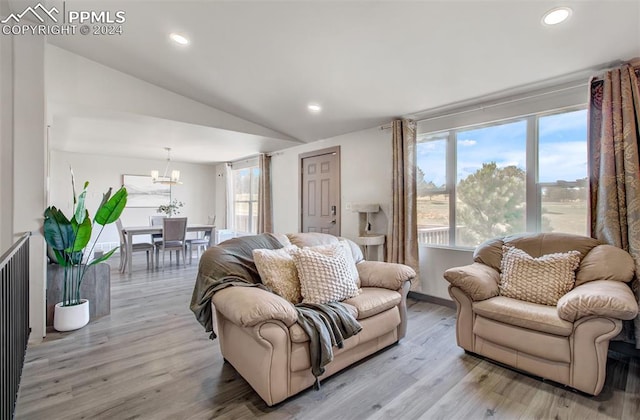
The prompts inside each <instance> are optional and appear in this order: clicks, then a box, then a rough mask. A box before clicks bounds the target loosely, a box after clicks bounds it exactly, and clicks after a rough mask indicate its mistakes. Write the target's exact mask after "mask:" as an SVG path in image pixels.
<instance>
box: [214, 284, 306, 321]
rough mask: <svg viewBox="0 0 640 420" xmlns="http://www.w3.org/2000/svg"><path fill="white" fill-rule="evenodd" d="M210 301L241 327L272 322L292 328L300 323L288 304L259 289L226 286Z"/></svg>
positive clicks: (274, 295)
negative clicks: (280, 322)
mask: <svg viewBox="0 0 640 420" xmlns="http://www.w3.org/2000/svg"><path fill="white" fill-rule="evenodd" d="M211 301H212V302H213V304H214V305H215V307H216V310H217V311H218V312H220V313H221V314H222V315H223V316H224V317H225V318H227V319H228V320H229V321H231V322H233V323H234V324H236V325H239V326H241V327H253V326H256V325H258V324H260V323H261V322H265V321H272V320H277V321H282V322H283V323H284V324H285V325H286V326H287V327H290V326H292V325H293V324H295V322H296V321H297V320H298V313H297V312H296V310H295V308H294V306H293V305H292V304H291V303H290V302H289V301H287V300H285V299H283V298H281V297H280V296H278V295H276V294H275V293H271V292H268V291H266V290H264V289H261V288H259V287H227V288H224V289H222V290H219V291H218V292H216V294H215V295H213V298H212V299H211Z"/></svg>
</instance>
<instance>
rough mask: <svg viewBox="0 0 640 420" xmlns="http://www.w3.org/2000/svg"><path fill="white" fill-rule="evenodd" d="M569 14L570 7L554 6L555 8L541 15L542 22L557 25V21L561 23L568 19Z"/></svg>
mask: <svg viewBox="0 0 640 420" xmlns="http://www.w3.org/2000/svg"><path fill="white" fill-rule="evenodd" d="M570 16H571V9H569V8H568V7H556V8H555V9H551V10H549V11H548V12H547V13H545V14H544V16H542V23H544V24H545V25H557V24H558V23H562V22H564V21H565V20H567V19H569V17H570Z"/></svg>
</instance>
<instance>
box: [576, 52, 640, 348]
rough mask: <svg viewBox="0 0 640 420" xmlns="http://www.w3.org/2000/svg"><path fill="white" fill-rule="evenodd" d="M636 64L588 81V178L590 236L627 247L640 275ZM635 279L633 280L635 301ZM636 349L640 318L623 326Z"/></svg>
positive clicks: (638, 291)
mask: <svg viewBox="0 0 640 420" xmlns="http://www.w3.org/2000/svg"><path fill="white" fill-rule="evenodd" d="M639 75H640V67H635V68H634V66H632V65H625V66H622V67H620V68H617V69H614V70H611V71H608V72H607V73H606V74H604V75H603V76H602V77H598V78H594V79H592V81H591V95H590V97H589V182H590V194H591V236H592V237H594V238H596V239H600V240H602V241H605V242H607V243H609V244H611V245H615V246H617V247H620V248H622V249H624V250H626V251H628V252H629V253H630V254H631V255H632V256H633V258H634V259H635V261H636V275H637V274H638V273H640V155H639V154H638V143H639V142H640V132H639V128H640V84H639V83H638V79H639ZM638 286H639V285H638V279H637V278H636V279H635V280H634V282H633V289H634V292H635V294H636V298H638V300H639V301H640V288H639V287H638ZM634 331H635V337H636V340H635V342H636V348H640V316H639V317H638V318H636V319H635V320H634V323H633V325H631V324H629V323H628V324H626V325H625V328H624V330H623V333H624V335H625V337H621V338H623V339H624V340H625V341H633V336H634Z"/></svg>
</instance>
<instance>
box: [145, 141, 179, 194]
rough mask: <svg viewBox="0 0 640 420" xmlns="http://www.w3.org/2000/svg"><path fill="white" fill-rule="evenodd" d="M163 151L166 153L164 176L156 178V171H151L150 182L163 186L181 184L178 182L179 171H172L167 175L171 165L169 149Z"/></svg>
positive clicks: (157, 173)
mask: <svg viewBox="0 0 640 420" xmlns="http://www.w3.org/2000/svg"><path fill="white" fill-rule="evenodd" d="M164 150H166V151H167V166H165V167H164V174H163V175H162V176H158V175H159V172H158V171H151V180H152V181H153V183H154V184H165V185H178V184H182V182H180V171H178V170H175V169H174V170H173V171H171V172H170V173H169V164H170V163H171V148H170V147H165V148H164ZM167 174H169V175H167Z"/></svg>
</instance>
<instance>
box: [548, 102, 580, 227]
mask: <svg viewBox="0 0 640 420" xmlns="http://www.w3.org/2000/svg"><path fill="white" fill-rule="evenodd" d="M538 131H539V145H538V150H539V152H538V153H539V170H538V178H539V182H540V184H539V188H540V193H541V194H540V197H541V199H540V201H541V207H542V208H541V210H542V221H541V226H540V230H541V231H543V232H565V233H574V234H577V235H586V234H587V223H588V221H587V199H588V190H587V188H588V183H587V111H586V110H580V111H573V112H565V113H562V114H556V115H549V116H546V117H541V118H540V119H539V120H538Z"/></svg>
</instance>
